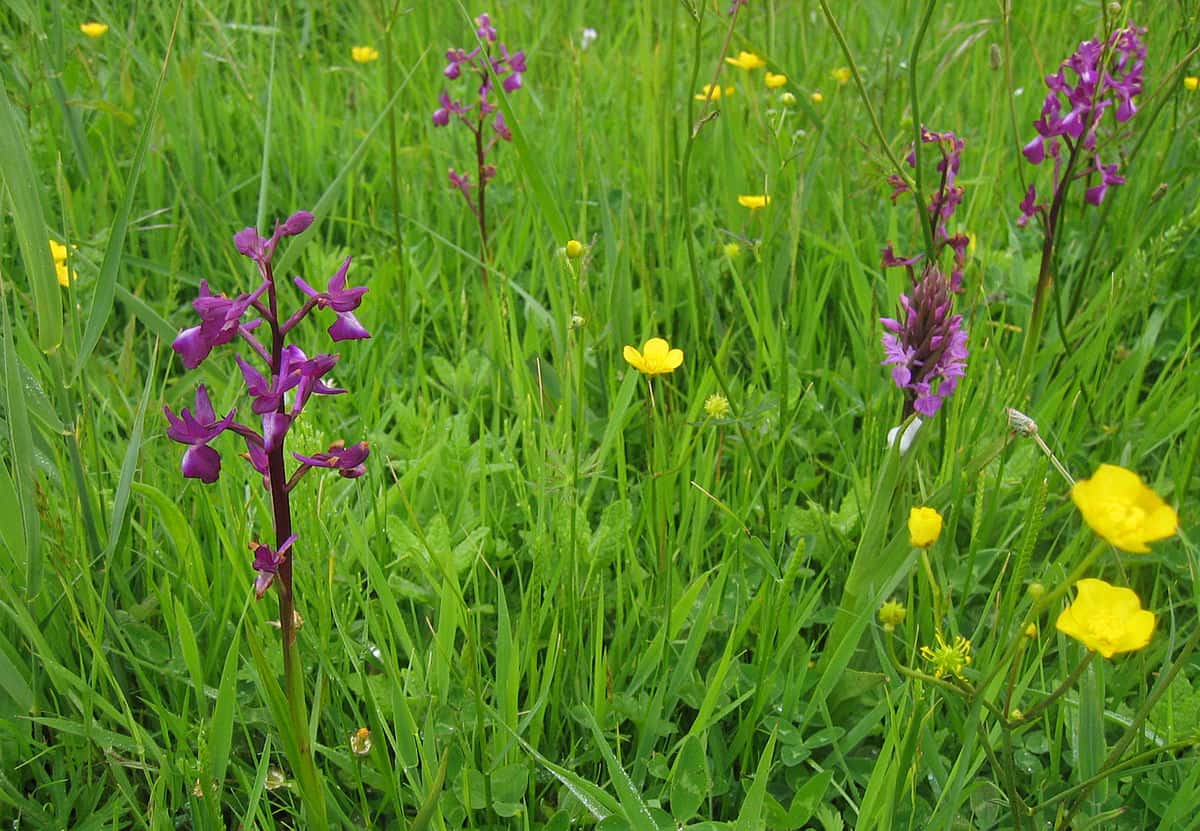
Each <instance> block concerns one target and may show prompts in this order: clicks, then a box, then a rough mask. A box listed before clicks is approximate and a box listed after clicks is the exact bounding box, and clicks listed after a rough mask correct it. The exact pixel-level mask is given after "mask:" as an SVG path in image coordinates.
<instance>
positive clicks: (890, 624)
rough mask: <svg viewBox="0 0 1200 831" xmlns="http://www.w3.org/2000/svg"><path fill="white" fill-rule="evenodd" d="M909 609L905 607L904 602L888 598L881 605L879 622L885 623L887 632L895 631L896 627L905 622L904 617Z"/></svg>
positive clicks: (884, 628)
mask: <svg viewBox="0 0 1200 831" xmlns="http://www.w3.org/2000/svg"><path fill="white" fill-rule="evenodd" d="M907 614H908V611H907V610H906V609H905V608H904V604H903V603H901V602H900V601H898V600H887V601H885V602H884V604H883V605H882V606H880V607H879V622H880V623H882V624H883V630H884V631H885V632H894V631H895V629H896V627H897V626H899V625H900V624H901V623H904V618H905V616H906V615H907Z"/></svg>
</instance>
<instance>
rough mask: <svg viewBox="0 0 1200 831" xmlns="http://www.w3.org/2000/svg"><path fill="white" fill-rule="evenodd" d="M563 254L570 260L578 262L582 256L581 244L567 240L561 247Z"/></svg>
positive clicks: (573, 240)
mask: <svg viewBox="0 0 1200 831" xmlns="http://www.w3.org/2000/svg"><path fill="white" fill-rule="evenodd" d="M563 252H564V253H566V255H567V256H568V257H570V258H571V259H572V260H578V259H579V258H580V257H582V256H583V243H582V242H580V241H579V240H577V239H569V240H567V244H566V245H565V246H564V247H563Z"/></svg>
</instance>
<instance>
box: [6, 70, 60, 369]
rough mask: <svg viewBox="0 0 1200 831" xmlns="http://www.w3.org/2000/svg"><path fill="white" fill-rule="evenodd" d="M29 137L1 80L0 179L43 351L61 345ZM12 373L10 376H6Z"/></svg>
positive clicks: (51, 264)
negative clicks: (6, 198) (0, 162)
mask: <svg viewBox="0 0 1200 831" xmlns="http://www.w3.org/2000/svg"><path fill="white" fill-rule="evenodd" d="M29 146H30V144H29V140H28V138H27V137H26V136H25V135H24V131H23V130H22V129H21V125H20V122H19V121H18V119H17V113H16V111H15V110H14V109H13V106H12V102H11V101H9V98H8V91H7V89H5V84H4V83H0V159H4V163H3V164H0V181H3V183H4V184H5V186H6V187H7V189H8V193H9V197H10V198H11V199H12V208H13V224H14V225H15V227H16V232H17V245H18V246H19V247H20V249H21V260H22V262H23V264H24V266H25V273H26V274H28V275H29V283H30V288H31V289H33V306H34V309H35V311H36V314H37V343H38V347H39V348H40V349H41V350H42V351H43V352H51V351H53V350H54V349H57V348H58V345H59V344H60V343H62V337H63V310H62V297H61V296H60V294H59V286H58V278H57V277H56V276H55V274H54V261H53V260H52V259H51V257H50V243H49V238H48V237H47V236H46V215H45V214H44V213H43V212H42V200H41V196H40V195H39V193H40V191H39V189H38V180H37V176H36V174H35V173H34V169H33V160H32V159H31V158H30V157H29V151H28V148H29ZM10 377H11V376H10Z"/></svg>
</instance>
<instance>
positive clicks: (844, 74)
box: [829, 66, 854, 87]
mask: <svg viewBox="0 0 1200 831" xmlns="http://www.w3.org/2000/svg"><path fill="white" fill-rule="evenodd" d="M829 74H830V75H831V76H832V77H833V80H835V81H837V82H838V85H839V86H843V87H844V86H845V85H846V84H848V83H850V79H851V78H853V77H854V76H853V74H852V73H851V72H850V67H848V66H839V67H838V68H837V69H835V70H833V72H831V73H829Z"/></svg>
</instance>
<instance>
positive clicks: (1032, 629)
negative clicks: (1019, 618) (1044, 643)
mask: <svg viewBox="0 0 1200 831" xmlns="http://www.w3.org/2000/svg"><path fill="white" fill-rule="evenodd" d="M1025 637H1027V638H1036V637H1037V624H1036V623H1031V624H1029V625H1028V626H1026V627H1025Z"/></svg>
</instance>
